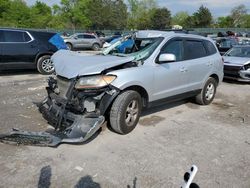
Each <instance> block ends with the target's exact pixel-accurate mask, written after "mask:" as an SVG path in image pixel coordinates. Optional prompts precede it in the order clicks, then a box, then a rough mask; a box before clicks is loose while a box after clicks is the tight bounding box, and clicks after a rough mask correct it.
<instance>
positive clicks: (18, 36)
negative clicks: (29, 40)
mask: <svg viewBox="0 0 250 188" xmlns="http://www.w3.org/2000/svg"><path fill="white" fill-rule="evenodd" d="M3 33H4V39H5V42H25V39H24V32H20V31H3Z"/></svg>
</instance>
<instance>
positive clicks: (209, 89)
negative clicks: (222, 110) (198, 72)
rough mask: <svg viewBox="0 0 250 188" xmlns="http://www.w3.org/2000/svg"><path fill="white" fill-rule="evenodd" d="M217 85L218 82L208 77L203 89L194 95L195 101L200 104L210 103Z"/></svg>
mask: <svg viewBox="0 0 250 188" xmlns="http://www.w3.org/2000/svg"><path fill="white" fill-rule="evenodd" d="M217 85H218V83H217V82H216V80H215V79H214V78H212V77H210V78H208V80H207V81H206V83H205V85H204V87H203V89H202V90H201V93H200V94H198V95H197V96H196V97H195V101H196V103H198V104H200V105H208V104H210V103H211V102H212V101H213V99H214V96H215V93H216V88H217Z"/></svg>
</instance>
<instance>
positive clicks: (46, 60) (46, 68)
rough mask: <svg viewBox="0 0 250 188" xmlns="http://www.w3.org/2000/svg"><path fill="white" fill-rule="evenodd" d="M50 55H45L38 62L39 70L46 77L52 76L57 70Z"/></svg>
mask: <svg viewBox="0 0 250 188" xmlns="http://www.w3.org/2000/svg"><path fill="white" fill-rule="evenodd" d="M50 58H51V56H50V55H44V56H42V57H40V58H39V59H38V61H37V70H38V71H39V72H40V73H41V74H44V75H48V74H52V73H53V72H54V70H55V68H54V65H53V63H52V61H51V59H50Z"/></svg>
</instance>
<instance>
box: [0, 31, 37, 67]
mask: <svg viewBox="0 0 250 188" xmlns="http://www.w3.org/2000/svg"><path fill="white" fill-rule="evenodd" d="M2 35H3V41H2V42H0V46H1V50H2V56H1V61H2V65H3V66H7V67H8V66H12V65H18V66H21V67H20V68H22V66H35V63H34V61H35V57H36V54H37V53H38V48H37V42H36V41H35V39H34V38H33V37H32V36H31V35H30V34H29V33H28V32H26V31H12V30H2ZM16 68H18V67H16Z"/></svg>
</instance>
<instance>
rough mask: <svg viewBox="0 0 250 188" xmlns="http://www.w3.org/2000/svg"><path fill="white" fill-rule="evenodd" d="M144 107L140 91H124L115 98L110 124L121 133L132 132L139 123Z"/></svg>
mask: <svg viewBox="0 0 250 188" xmlns="http://www.w3.org/2000/svg"><path fill="white" fill-rule="evenodd" d="M141 109H142V99H141V96H140V94H139V93H138V92H136V91H133V90H128V91H124V92H123V93H121V94H120V95H118V97H117V98H116V99H115V101H114V103H113V104H112V107H111V110H110V118H109V119H110V125H111V127H112V129H113V130H114V131H115V132H117V133H119V134H128V133H130V132H131V131H132V130H133V129H134V128H135V127H136V125H137V123H138V121H139V118H140V115H141Z"/></svg>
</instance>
